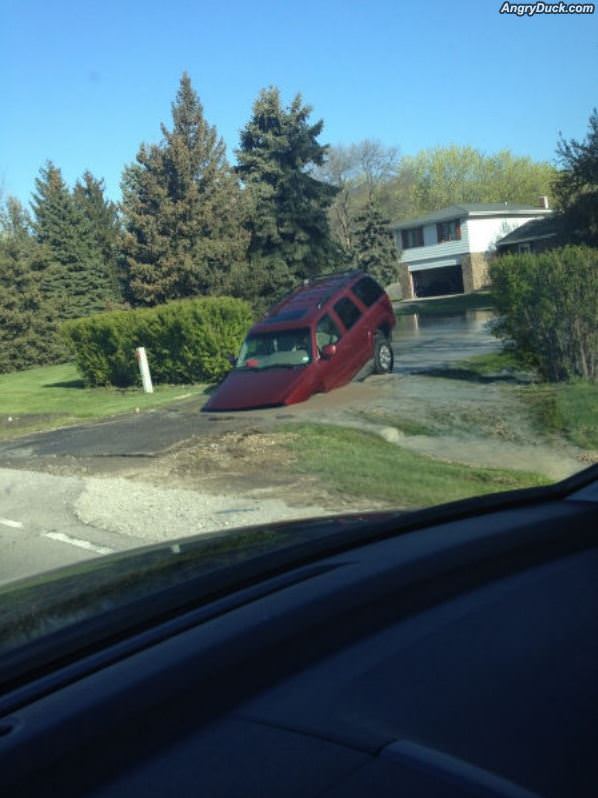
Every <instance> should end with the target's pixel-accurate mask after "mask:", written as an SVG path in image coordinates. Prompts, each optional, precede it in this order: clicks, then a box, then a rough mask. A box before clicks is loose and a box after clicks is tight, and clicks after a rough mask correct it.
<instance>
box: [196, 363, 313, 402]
mask: <svg viewBox="0 0 598 798" xmlns="http://www.w3.org/2000/svg"><path fill="white" fill-rule="evenodd" d="M305 371H306V369H305V367H303V368H301V367H300V368H283V367H282V368H281V367H278V368H271V369H263V370H261V371H260V370H257V369H247V370H245V369H235V370H234V371H231V372H230V374H228V375H227V377H226V378H225V379H224V382H223V383H222V384H221V385H220V386H219V387H218V388H217V389H216V391H215V392H214V393H213V394H212V396H211V397H210V399H209V401H208V402H207V404H205V405H204V406H203V408H202V409H203V410H248V409H249V408H252V407H268V406H272V405H284V404H286V403H287V402H288V399H289V397H290V394H291V393H292V392H293V390H294V389H296V388H297V387H298V386H299V384H300V383H301V382H302V381H303V380H304V379H305V376H306V374H305ZM308 395H309V392H307V394H306V396H301V397H296V398H295V397H294V398H293V401H301V399H304V398H307V396H308Z"/></svg>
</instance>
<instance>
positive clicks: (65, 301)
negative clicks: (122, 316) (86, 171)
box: [32, 162, 114, 318]
mask: <svg viewBox="0 0 598 798" xmlns="http://www.w3.org/2000/svg"><path fill="white" fill-rule="evenodd" d="M35 185H36V189H37V193H36V194H34V196H33V202H32V206H33V213H34V223H33V229H34V231H35V235H36V240H37V242H38V244H39V245H40V246H41V247H42V249H43V259H44V260H45V261H46V262H47V263H48V268H47V269H45V272H44V279H43V283H42V286H41V287H42V290H43V291H44V292H45V293H46V294H47V295H48V296H49V297H52V298H54V299H55V300H56V302H57V304H58V305H60V306H61V307H63V313H64V318H76V317H78V316H86V315H88V314H90V313H95V312H97V311H100V310H103V309H105V308H106V306H107V304H108V303H109V302H110V301H111V300H113V299H114V285H113V281H112V280H111V275H110V271H109V268H108V267H107V265H106V264H105V263H104V259H103V257H102V253H101V251H100V248H99V246H98V244H97V242H96V240H95V237H94V233H93V228H92V224H91V222H90V220H89V219H88V218H87V217H86V215H85V211H84V209H83V208H81V207H79V206H78V204H77V203H76V202H75V201H74V199H73V196H72V195H71V192H70V191H69V189H68V187H67V185H66V183H65V182H64V180H63V178H62V174H61V172H60V169H58V168H57V167H56V166H54V164H53V163H51V162H48V163H47V165H46V166H45V167H44V168H42V169H41V170H40V176H39V177H38V178H36V181H35Z"/></svg>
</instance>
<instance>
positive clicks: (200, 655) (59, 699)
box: [0, 483, 598, 798]
mask: <svg viewBox="0 0 598 798" xmlns="http://www.w3.org/2000/svg"><path fill="white" fill-rule="evenodd" d="M594 484H595V483H594ZM536 495H537V494H533V495H532V497H531V498H530V499H529V500H525V501H522V502H516V503H515V504H514V505H513V506H506V507H505V508H504V509H493V510H492V511H475V512H472V513H470V514H467V512H465V513H463V514H461V517H457V518H454V517H453V518H451V519H449V520H446V521H443V522H442V521H441V522H438V523H433V524H428V525H425V526H423V527H419V528H413V529H407V530H406V531H405V530H404V531H401V532H400V534H390V535H385V536H384V537H383V538H382V539H380V540H377V541H375V542H369V543H368V544H367V545H352V546H350V547H348V548H347V549H346V550H344V551H339V552H337V553H335V554H332V555H330V556H325V557H320V558H318V559H314V560H313V561H306V562H304V563H303V564H300V565H297V567H294V568H291V569H289V570H288V571H285V572H282V573H279V574H275V575H271V576H269V577H268V578H267V579H264V580H263V581H261V582H259V583H255V584H251V585H248V586H245V587H242V588H240V589H239V590H237V591H231V592H230V593H229V594H228V595H226V596H222V597H220V598H217V599H216V600H214V601H212V602H210V603H209V604H207V605H204V606H201V607H199V608H197V609H194V610H190V611H189V612H188V613H187V614H186V615H185V618H184V621H185V622H184V623H183V624H181V618H178V619H176V622H175V621H173V620H169V621H164V623H163V624H161V625H158V626H157V627H156V629H157V631H158V632H159V634H158V635H157V636H156V634H155V632H156V629H154V630H153V632H154V634H153V636H152V637H151V639H150V638H149V637H148V636H147V633H139V635H138V639H136V640H135V641H133V642H135V645H134V646H133V647H131V645H130V643H131V640H128V641H122V640H115V641H113V642H112V644H111V645H110V646H108V647H107V649H110V651H108V653H109V654H110V656H109V657H108V658H107V657H106V653H107V652H106V651H104V652H101V653H98V652H91V653H89V654H88V655H87V656H85V655H82V656H80V657H78V658H77V659H76V660H74V659H73V660H72V661H67V662H63V663H61V664H60V665H59V666H56V665H55V666H54V667H53V669H52V670H50V671H48V672H47V673H39V674H37V675H36V676H35V678H32V679H30V680H29V681H28V682H26V683H25V682H24V683H22V684H18V685H13V686H12V688H11V690H10V691H8V692H6V693H5V694H4V695H3V696H2V697H1V698H0V718H1V719H0V792H1V794H2V795H3V796H7V798H8V796H15V797H16V796H29V795H32V796H33V795H36V796H38V795H39V796H41V795H44V796H54V795H56V796H79V795H86V796H87V795H89V796H94V798H108V796H110V797H112V796H137V795H139V796H170V795H173V796H177V798H184V797H185V796H197V795H206V796H290V797H292V796H305V797H307V796H330V797H331V798H336V797H337V796H349V797H352V796H356V797H357V796H366V795H377V796H383V797H384V796H391V795H392V796H409V798H417V797H418V796H439V798H443V797H444V796H447V798H448V797H449V796H451V797H452V796H470V795H471V796H474V795H475V796H521V797H522V798H523V797H524V796H595V795H596V789H597V785H598V759H597V758H596V756H595V745H596V720H597V717H598V634H597V631H598V630H597V620H596V619H597V617H598V550H597V548H596V542H597V531H598V525H597V523H596V521H597V513H596V506H597V505H596V498H597V497H596V489H595V487H594V488H593V487H592V486H591V485H590V487H586V488H583V487H582V488H581V489H577V490H574V491H572V492H571V491H570V492H569V493H568V494H566V495H565V494H563V495H560V496H557V495H554V494H553V495H552V496H551V497H549V498H547V499H542V500H539V499H537V498H534V496H536ZM144 635H145V636H144ZM125 642H126V643H127V646H124V643H125ZM119 647H120V648H119ZM119 651H120V652H122V653H120V654H119ZM57 677H61V678H57Z"/></svg>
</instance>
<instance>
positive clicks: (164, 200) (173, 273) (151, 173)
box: [122, 74, 247, 305]
mask: <svg viewBox="0 0 598 798" xmlns="http://www.w3.org/2000/svg"><path fill="white" fill-rule="evenodd" d="M172 123H173V125H172V129H171V130H169V129H168V128H166V126H165V125H162V126H161V129H162V135H163V139H162V141H161V142H160V144H157V145H150V146H146V145H142V146H141V147H140V149H139V152H138V153H137V160H136V163H135V164H132V165H130V166H128V167H127V168H126V169H125V172H124V175H123V182H122V186H123V213H124V217H125V228H126V230H125V235H124V239H123V251H124V255H125V274H126V282H127V290H128V296H129V298H130V299H131V301H132V302H134V303H137V304H148V305H154V304H157V303H160V302H165V301H166V300H168V299H173V298H179V297H186V296H192V295H194V294H207V293H218V292H222V291H223V290H225V289H226V288H228V287H229V284H230V275H231V273H232V271H233V268H234V267H235V266H236V265H238V264H239V262H242V261H243V259H244V257H245V253H246V249H247V236H246V234H244V232H243V229H242V222H243V219H242V214H243V203H242V197H241V192H240V188H239V185H238V181H237V179H236V177H235V175H234V173H233V172H232V170H231V169H230V167H229V166H228V164H227V162H226V158H225V147H224V143H223V141H222V139H221V138H220V137H219V136H218V134H217V132H216V128H215V127H213V126H211V125H209V124H208V123H207V122H206V120H205V118H204V115H203V108H202V106H201V103H200V101H199V98H198V96H197V94H196V93H195V91H194V89H193V87H192V85H191V80H190V78H189V76H188V75H187V74H184V75H183V77H182V78H181V82H180V86H179V90H178V93H177V96H176V100H175V102H174V103H173V105H172Z"/></svg>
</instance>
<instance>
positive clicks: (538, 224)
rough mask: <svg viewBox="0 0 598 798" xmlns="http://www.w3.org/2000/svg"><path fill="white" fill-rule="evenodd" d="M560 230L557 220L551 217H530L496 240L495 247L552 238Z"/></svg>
mask: <svg viewBox="0 0 598 798" xmlns="http://www.w3.org/2000/svg"><path fill="white" fill-rule="evenodd" d="M559 232H560V229H559V224H558V220H557V219H555V218H554V216H552V217H548V218H540V219H532V220H531V221H529V222H525V224H522V225H521V227H518V228H517V229H516V230H512V231H511V232H510V233H508V235H506V236H505V237H504V238H501V239H500V241H497V242H496V246H497V247H503V246H509V245H512V244H524V243H526V242H527V241H537V240H538V239H539V238H554V237H555V236H557V235H558V234H559Z"/></svg>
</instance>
